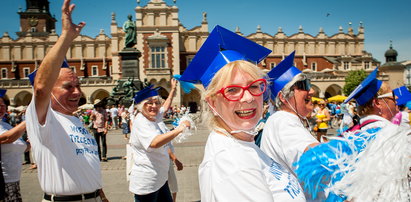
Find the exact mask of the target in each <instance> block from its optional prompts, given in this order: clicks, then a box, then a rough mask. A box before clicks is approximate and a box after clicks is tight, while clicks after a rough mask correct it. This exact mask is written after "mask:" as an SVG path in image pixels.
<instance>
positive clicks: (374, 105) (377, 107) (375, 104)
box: [372, 98, 382, 111]
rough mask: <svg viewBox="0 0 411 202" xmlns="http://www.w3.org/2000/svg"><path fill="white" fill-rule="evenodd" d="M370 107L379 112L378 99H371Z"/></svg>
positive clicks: (379, 104)
mask: <svg viewBox="0 0 411 202" xmlns="http://www.w3.org/2000/svg"><path fill="white" fill-rule="evenodd" d="M372 106H373V107H374V108H375V109H377V111H380V110H381V107H382V106H381V102H380V99H377V98H375V99H373V100H372Z"/></svg>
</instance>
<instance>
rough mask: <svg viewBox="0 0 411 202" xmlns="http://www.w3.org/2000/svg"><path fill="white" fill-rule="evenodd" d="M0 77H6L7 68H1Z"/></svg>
mask: <svg viewBox="0 0 411 202" xmlns="http://www.w3.org/2000/svg"><path fill="white" fill-rule="evenodd" d="M1 78H2V79H7V68H1Z"/></svg>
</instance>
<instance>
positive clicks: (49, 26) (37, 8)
mask: <svg viewBox="0 0 411 202" xmlns="http://www.w3.org/2000/svg"><path fill="white" fill-rule="evenodd" d="M17 13H18V14H19V15H20V31H19V32H16V34H17V36H19V37H24V36H26V35H27V34H28V33H30V34H31V36H33V37H46V36H48V35H49V34H50V33H52V32H55V27H56V21H57V20H56V19H55V18H54V17H53V16H52V15H51V14H50V9H49V1H48V0H26V10H25V11H22V10H21V8H20V10H19V12H17Z"/></svg>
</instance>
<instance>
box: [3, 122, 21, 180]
mask: <svg viewBox="0 0 411 202" xmlns="http://www.w3.org/2000/svg"><path fill="white" fill-rule="evenodd" d="M12 128H13V127H12V126H11V125H9V124H8V123H6V122H3V121H0V136H1V135H2V134H3V133H4V132H6V131H8V130H10V129H12ZM26 148H27V145H26V142H24V141H23V139H22V138H19V139H17V140H16V141H14V142H13V143H10V144H2V145H1V167H2V169H3V176H4V182H5V183H10V182H18V181H20V176H21V165H22V163H23V160H22V158H21V155H22V154H23V153H24V150H26Z"/></svg>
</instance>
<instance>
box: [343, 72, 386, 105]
mask: <svg viewBox="0 0 411 202" xmlns="http://www.w3.org/2000/svg"><path fill="white" fill-rule="evenodd" d="M377 73H378V67H377V68H375V70H374V71H372V72H371V73H370V75H368V76H367V78H365V79H364V81H362V82H361V83H360V85H358V86H357V88H355V89H354V91H353V92H351V94H350V95H349V96H348V97H347V99H345V101H344V103H347V102H349V101H350V100H351V99H353V98H354V99H355V100H356V101H357V103H358V104H359V105H360V106H362V105H364V104H366V103H367V102H368V101H369V100H371V98H373V97H374V96H375V95H376V94H377V92H378V90H379V89H380V87H381V84H382V81H380V80H378V79H377Z"/></svg>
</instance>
